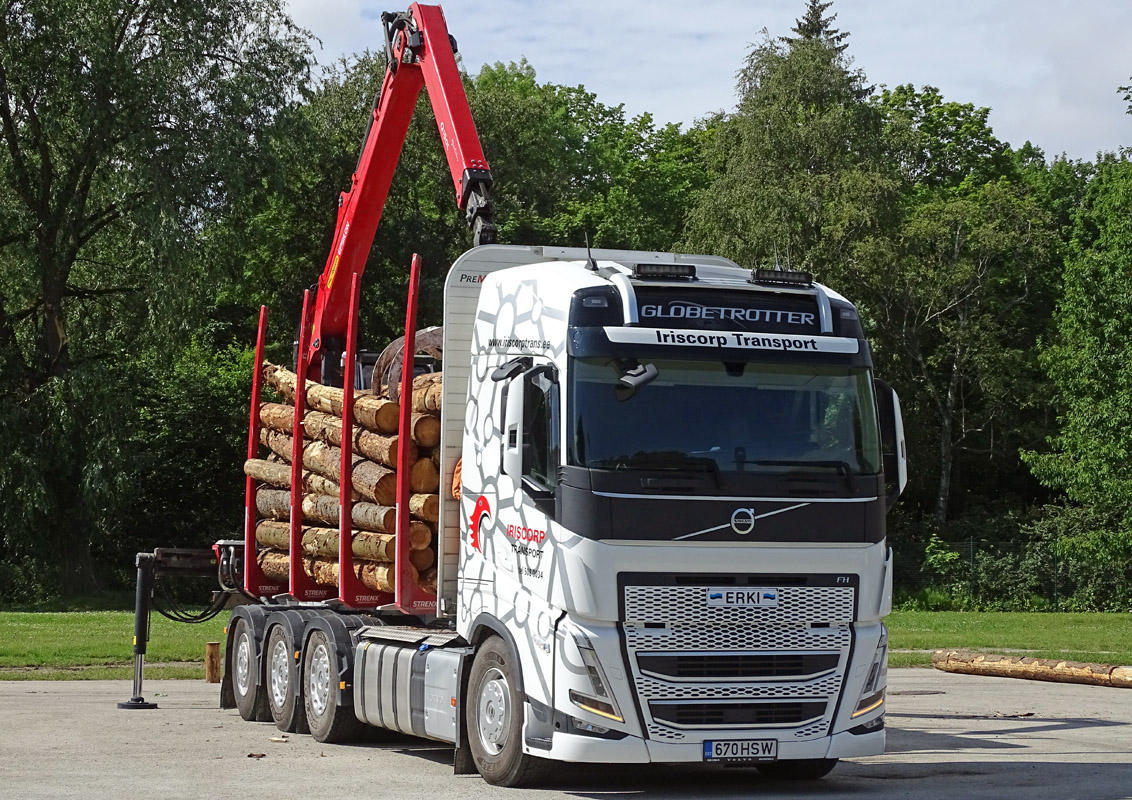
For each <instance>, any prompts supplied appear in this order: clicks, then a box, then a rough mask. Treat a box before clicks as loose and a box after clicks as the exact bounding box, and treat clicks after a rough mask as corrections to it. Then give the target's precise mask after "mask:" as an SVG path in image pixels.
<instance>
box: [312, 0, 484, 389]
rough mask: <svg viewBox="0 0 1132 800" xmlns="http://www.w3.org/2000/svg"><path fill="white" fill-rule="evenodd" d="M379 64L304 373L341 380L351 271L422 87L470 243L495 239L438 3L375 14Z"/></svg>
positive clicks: (377, 216)
mask: <svg viewBox="0 0 1132 800" xmlns="http://www.w3.org/2000/svg"><path fill="white" fill-rule="evenodd" d="M381 19H382V23H383V25H384V26H385V50H386V69H385V78H384V80H383V81H382V85H381V91H380V93H379V94H378V96H377V97H376V98H375V102H374V108H373V114H372V116H371V118H370V121H369V125H368V127H367V129H366V135H365V138H364V140H363V142H362V152H361V155H360V157H359V158H358V166H357V168H356V170H355V172H354V174H353V176H352V178H351V181H350V188H349V190H347V191H345V192H342V194H341V196H340V198H339V201H338V224H337V228H336V230H335V232H334V239H333V243H332V246H331V250H330V254H329V256H328V257H327V260H326V266H325V267H324V268H323V271H322V276H321V277H320V278H319V280H318V291H317V295H316V298H315V305H314V316H313V324H312V330H311V337H310V346H309V350H308V355H309V364H310V367H309V370H308V374H307V377H308V379H310V380H316V381H319V382H320V383H328V384H332V385H341V381H342V377H341V368H340V364H339V358H340V354H341V352H342V349H343V347H344V343H345V340H344V337H345V333H346V323H347V316H348V313H349V295H350V279H351V276H352V275H354V274H357V275H361V274H362V272H363V271H364V270H365V265H366V259H367V258H368V257H369V252H370V249H371V248H372V246H373V239H374V235H375V234H376V233H377V226H378V223H379V222H380V220H381V212H382V210H383V208H384V207H385V201H386V198H387V197H388V195H389V187H390V184H391V183H392V181H393V172H394V170H395V169H396V167H397V161H398V160H399V158H400V156H401V149H402V147H403V146H404V144H405V136H406V134H407V133H408V130H409V123H410V121H411V120H412V116H413V109H414V108H415V107H416V103H417V98H418V97H419V96H420V93H421V89H422V88H425V87H427V89H428V98H429V101H430V102H431V103H432V109H433V113H434V115H435V117H436V124H437V127H438V129H439V131H440V141H441V143H442V144H443V145H444V155H445V156H446V158H447V159H448V169H449V171H450V172H451V175H452V182H453V184H454V186H455V191H456V201H457V204H458V206H459V208H460V210H461V211H464V212H465V216H466V218H467V221H468V224H469V225H471V226H472V230H473V238H474V243H475V244H476V245H480V244H491V243H493V242H495V225H494V223H493V222H492V213H493V211H494V208H493V205H492V201H491V194H490V189H491V170H490V168H489V167H488V163H487V159H486V158H484V155H483V148H482V147H481V146H480V141H479V135H478V134H477V133H476V126H475V123H474V122H473V121H472V112H471V109H470V108H469V107H468V99H467V96H466V95H465V93H464V84H463V81H462V80H461V77H460V72H459V70H458V69H457V67H456V57H455V53H456V41H455V39H453V38H452V37H451V36H450V35H449V34H448V26H447V24H446V23H445V21H444V12H443V11H442V10H441V8H440V6H428V5H422V4H420V3H413V4H412V5H411V6H409V10H408V11H407V12H405V13H402V14H392V13H385V14H382V17H381Z"/></svg>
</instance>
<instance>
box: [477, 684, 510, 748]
mask: <svg viewBox="0 0 1132 800" xmlns="http://www.w3.org/2000/svg"><path fill="white" fill-rule="evenodd" d="M510 703H511V691H510V687H509V686H508V685H507V678H506V676H504V674H503V673H502V672H500V671H499V670H498V669H495V668H492V669H490V670H488V672H487V673H486V674H485V675H484V681H483V683H482V684H481V686H480V696H479V703H478V705H477V706H476V711H477V714H476V718H477V722H478V726H477V727H478V728H479V737H480V744H482V745H483V748H484V750H486V751H487V752H488V753H489V754H491V755H493V756H497V755H499V754H500V753H501V752H503V748H504V747H505V746H506V744H507V739H508V737H509V736H510V733H511V713H510Z"/></svg>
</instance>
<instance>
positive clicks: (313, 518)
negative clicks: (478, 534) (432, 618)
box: [244, 362, 442, 593]
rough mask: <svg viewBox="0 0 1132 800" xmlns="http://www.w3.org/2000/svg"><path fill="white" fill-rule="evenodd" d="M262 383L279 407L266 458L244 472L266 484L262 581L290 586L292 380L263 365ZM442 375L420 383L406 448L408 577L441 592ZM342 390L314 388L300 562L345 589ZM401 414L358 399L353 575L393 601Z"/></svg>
mask: <svg viewBox="0 0 1132 800" xmlns="http://www.w3.org/2000/svg"><path fill="white" fill-rule="evenodd" d="M263 378H264V383H265V384H266V385H267V386H269V387H271V388H272V389H273V390H274V391H275V393H276V394H277V395H278V396H279V398H280V399H281V400H282V401H283V402H280V403H262V404H261V405H260V423H261V427H260V443H261V444H262V445H263V446H264V447H265V448H266V450H267V456H266V458H254V459H249V460H248V461H247V462H246V463H245V464H244V472H245V473H246V474H247V475H249V476H251V477H252V478H254V479H255V480H256V481H258V482H259V483H260V487H259V490H258V492H257V493H256V506H257V511H258V520H257V523H256V541H257V543H258V544H259V546H260V549H259V552H258V555H257V558H258V561H259V564H260V567H261V568H262V569H263V572H264V575H265V576H267V577H268V578H270V579H272V580H275V581H277V582H279V583H282V584H286V583H287V582H288V570H289V568H290V558H289V555H288V551H289V548H290V523H289V520H290V513H291V458H292V452H293V444H294V439H293V436H294V423H295V408H294V402H295V390H296V386H297V377H296V375H295V373H294V372H291V371H289V370H286V369H283V368H282V367H278V366H276V365H274V364H269V363H267V362H264V364H263ZM441 381H442V377H441V374H440V373H430V374H427V375H421V376H418V377H417V378H416V379H415V380H414V381H413V397H412V403H413V411H414V413H413V415H412V420H411V423H410V428H411V430H410V432H409V435H410V436H411V439H412V441H411V442H410V444H409V461H408V464H407V467H404V468H407V469H408V470H409V473H410V485H411V492H412V494H411V496H410V499H409V510H410V512H411V515H412V518H411V521H410V523H409V531H408V536H409V546H410V548H411V550H410V558H409V560H410V563H411V565H412V567H411V573H412V575H413V576H414V579H415V580H416V582H417V583H418V585H420V586H421V587H422V588H423V589H425V590H426V591H430V592H433V593H435V592H436V524H437V520H438V519H439V514H440V496H439V494H437V492H438V490H439V488H440V456H439V451H438V450H437V449H436V448H437V445H438V444H439V443H440V417H439V414H440V392H441V387H442V383H441ZM342 404H343V394H342V390H341V389H338V388H334V387H330V386H322V385H320V384H316V383H312V382H310V381H307V385H306V407H307V410H306V412H305V414H304V416H303V425H302V427H303V445H302V464H303V472H302V515H303V521H302V546H303V553H302V563H303V568H304V571H305V572H306V573H307V575H309V576H310V577H311V578H312V579H313V580H314V581H315V582H316V583H319V584H324V585H328V586H338V582H339V563H338V553H339V539H338V529H339V492H340V481H341V474H340V467H341V463H342V450H341V445H342V433H343V430H342V429H343V425H342ZM399 417H400V413H399V407H398V404H397V403H396V402H393V401H392V400H389V399H388V396H387V393H386V392H384V391H379V392H377V393H372V392H371V393H365V392H359V393H357V394H356V395H355V397H354V423H355V424H354V426H353V431H352V439H351V443H352V469H351V476H350V483H351V487H350V489H351V491H350V496H351V500H352V502H351V508H350V517H351V522H352V531H351V534H350V535H351V551H352V554H353V564H354V570H353V571H354V573H355V575H356V576H357V577H358V579H359V580H360V581H361V583H362V584H363V585H364V586H366V587H367V588H368V589H371V590H373V591H379V592H392V591H394V586H395V583H396V570H395V568H394V565H393V562H394V560H395V554H396V548H397V538H396V537H397V530H396V523H395V521H396V509H395V507H394V506H395V503H396V496H397V471H398V469H401V468H402V465H399V464H398V463H397V450H398V436H399V431H398V423H399V421H400V420H399Z"/></svg>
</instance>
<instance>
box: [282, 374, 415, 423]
mask: <svg viewBox="0 0 1132 800" xmlns="http://www.w3.org/2000/svg"><path fill="white" fill-rule="evenodd" d="M263 378H264V380H266V381H267V383H268V385H269V386H270V387H271V388H272V389H274V390H275V391H276V392H278V393H279V394H280V395H282V396H283V397H284V398H286V399H287V401H288V402H290V403H292V404H293V403H294V402H295V389H296V387H297V386H298V378H297V377H296V375H295V373H293V372H291V371H290V370H286V369H283V368H282V367H277V366H276V365H274V364H269V363H267V362H266V361H265V362H264V363H263ZM306 398H307V408H310V409H313V410H315V411H322V412H323V413H326V414H333V415H334V416H336V417H339V418H340V417H341V416H342V390H341V389H339V388H337V387H334V386H323V385H322V384H318V383H314V382H313V381H307V389H306ZM397 408H398V406H397V404H396V403H394V402H393V401H392V400H389V399H386V398H381V397H375V396H373V395H369V394H359V395H357V396H356V397H355V398H354V420H355V421H356V422H357V423H358V424H359V425H361V426H363V427H365V428H369V429H370V430H371V431H375V432H377V433H396V432H397V422H398V411H397Z"/></svg>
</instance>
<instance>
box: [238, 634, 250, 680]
mask: <svg viewBox="0 0 1132 800" xmlns="http://www.w3.org/2000/svg"><path fill="white" fill-rule="evenodd" d="M251 649H252V647H251V643H250V642H249V641H248V637H247V634H244V635H242V636H241V637H240V643H239V644H237V645H236V691H238V692H239V693H240V694H241V695H246V694H247V693H248V689H249V688H250V686H251V676H252V669H251V663H252V657H251Z"/></svg>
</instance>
